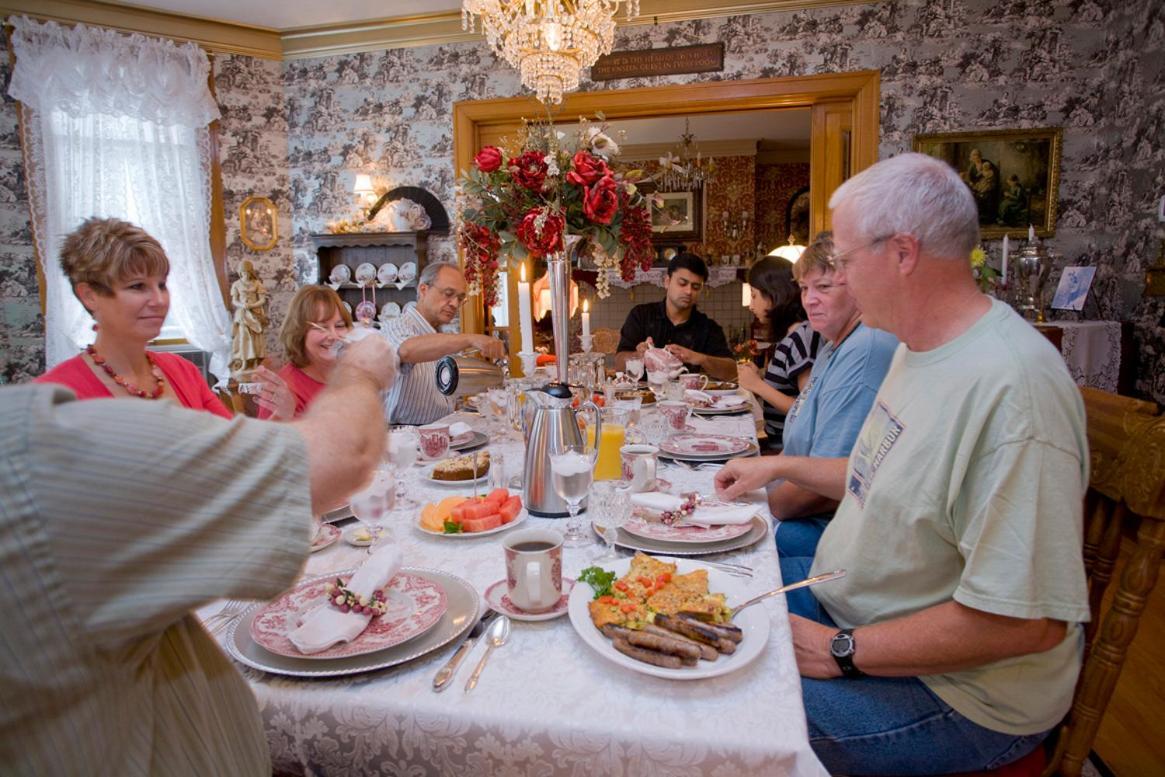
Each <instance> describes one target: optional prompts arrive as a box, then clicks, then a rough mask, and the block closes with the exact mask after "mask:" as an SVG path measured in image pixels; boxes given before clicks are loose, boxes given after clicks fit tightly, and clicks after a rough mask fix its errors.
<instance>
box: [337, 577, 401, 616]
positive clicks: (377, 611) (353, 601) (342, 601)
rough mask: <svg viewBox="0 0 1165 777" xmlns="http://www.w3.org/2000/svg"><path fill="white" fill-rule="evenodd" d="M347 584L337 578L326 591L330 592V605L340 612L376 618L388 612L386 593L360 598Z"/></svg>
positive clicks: (375, 593)
mask: <svg viewBox="0 0 1165 777" xmlns="http://www.w3.org/2000/svg"><path fill="white" fill-rule="evenodd" d="M347 585H348V584H347V582H346V581H345V580H343V579H342V578H339V577H337V578H336V582H334V583H328V584H327V586H325V590H326V591H327V592H328V604H330V605H332V606H333V607H335V608H336V609H337V610H339V611H340V612H354V613H356V614H358V615H371V616H372V617H374V618H375V617H376V616H378V615H384V614H385V613H386V612H388V602H386V601H385V600H384V591H381V590H376V591H373V592H372V596H371V597H368V596H359V595H357V594H356V593H355V592H354V591H352V589H350V588H348V587H347Z"/></svg>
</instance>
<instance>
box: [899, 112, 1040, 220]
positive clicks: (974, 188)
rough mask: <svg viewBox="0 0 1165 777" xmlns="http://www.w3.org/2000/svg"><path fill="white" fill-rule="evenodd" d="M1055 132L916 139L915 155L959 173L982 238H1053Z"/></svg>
mask: <svg viewBox="0 0 1165 777" xmlns="http://www.w3.org/2000/svg"><path fill="white" fill-rule="evenodd" d="M1062 140H1063V131H1062V130H1061V129H1060V128H1059V127H1050V128H1046V129H1026V130H992V131H984V132H964V133H944V134H939V135H916V136H915V137H914V150H915V151H921V152H922V153H924V154H927V155H928V156H933V157H935V158H937V159H941V160H943V161H944V162H946V163H947V164H949V165H950V166H951V167H953V168H955V170H957V171H958V173H959V176H960V177H961V178H962V179H963V181H964V182H966V184H967V187H968V188H969V189H970V190H971V194H973V195H974V196H975V204H976V205H977V206H978V208H979V231H980V233H981V234H982V236H983V237H984V238H993V237H1002V236H1003V235H1017V236H1022V235H1026V233H1027V228H1028V225H1029V224H1030V225H1032V226H1034V227H1035V228H1036V234H1037V235H1039V236H1040V237H1044V238H1047V237H1051V236H1052V235H1054V234H1055V232H1056V203H1057V198H1058V196H1059V191H1060V145H1061V142H1062Z"/></svg>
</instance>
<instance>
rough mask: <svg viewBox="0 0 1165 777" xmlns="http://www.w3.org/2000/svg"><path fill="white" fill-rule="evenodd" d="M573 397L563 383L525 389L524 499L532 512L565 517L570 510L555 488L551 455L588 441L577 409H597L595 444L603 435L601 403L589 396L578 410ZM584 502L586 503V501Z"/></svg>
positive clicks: (595, 414) (523, 414)
mask: <svg viewBox="0 0 1165 777" xmlns="http://www.w3.org/2000/svg"><path fill="white" fill-rule="evenodd" d="M572 399H573V397H572V396H571V393H570V389H569V388H568V387H567V386H566V385H565V384H562V383H551V384H549V385H546V386H543V387H541V388H535V389H529V390H528V391H526V407H525V409H524V410H523V413H522V431H523V433H524V436H525V440H526V461H525V466H524V468H523V471H522V474H523V476H524V477H523V481H522V482H523V483H524V485H523V487H522V502H523V504H525V505H526V509H527V510H528V511H529V512H530V514H531V515H538V516H542V517H544V518H562V517H565V516H567V515H569V514H570V511H569V510H568V509H567V506H566V502H565V501H564V500H563V499H562V497H560V496H559V495H558V493H557V492H556V491H555V490H554V473H553V472H552V471H551V468H550V456H551V455H552V454H556V453H559V452H560V451H563V450H565V449H566V448H568V447H571V446H578V447H581V446H583V445H584V444H585V443H586V438H585V437H584V436H583V433H582V431H581V430H580V429H579V428H578V413H580V412H584V411H591V412H593V413H594V416H595V445H596V446H597V445H598V444H599V440H601V439H602V433H603V428H602V424H603V416H602V413H601V412H599V408H598V406H597V405H596V404H595V403H594V402H591V401H589V400H588V401H587V402H584V403H583V404H582V406H581V407H580V408H579V409H578V411H577V412H576V411H575V409H574V408H573V407H571V402H572ZM582 504H583V506H584V507H585V505H586V501H585V500H584V501H583V503H582Z"/></svg>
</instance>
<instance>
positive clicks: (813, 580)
mask: <svg viewBox="0 0 1165 777" xmlns="http://www.w3.org/2000/svg"><path fill="white" fill-rule="evenodd" d="M842 577H845V570H844V569H838V570H835V571H833V572H824V573H822V574H820V575H814V576H813V577H807V578H805V579H804V580H798V581H797V582H796V583H789V584H788V585H783V586H781V587H780V588H774V589H773V590H771V591H767V592H765V593H763V594H761V595H760V596H754V597H752V598H751V599H749V600H748V601H747V602H745V603H744V604H740V605H737V606H736V607H733V608H732V618H735V617H736V616H737V614H739V613H740V611H741V610H743V609H744V608H745V607H752V606H753V605H754V604H756V603H757V602H763V601H764V600H765V599H770V598H772V597H774V596H776V595H778V594H783V593H785V592H786V591H792V590H795V589H797V588H807V587H809V586H811V585H817V584H818V583H825V582H828V581H830V580H837V579H839V578H842ZM482 660H483V661H484V660H485V659H482Z"/></svg>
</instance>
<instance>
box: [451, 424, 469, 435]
mask: <svg viewBox="0 0 1165 777" xmlns="http://www.w3.org/2000/svg"><path fill="white" fill-rule="evenodd" d="M472 431H473V427H472V426H470V425H469V424H467V423H465V422H464V421H457V422H456V423H453V424H450V425H449V436H450V437H460V436H462V435H463V434H469V433H470V432H472Z"/></svg>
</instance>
